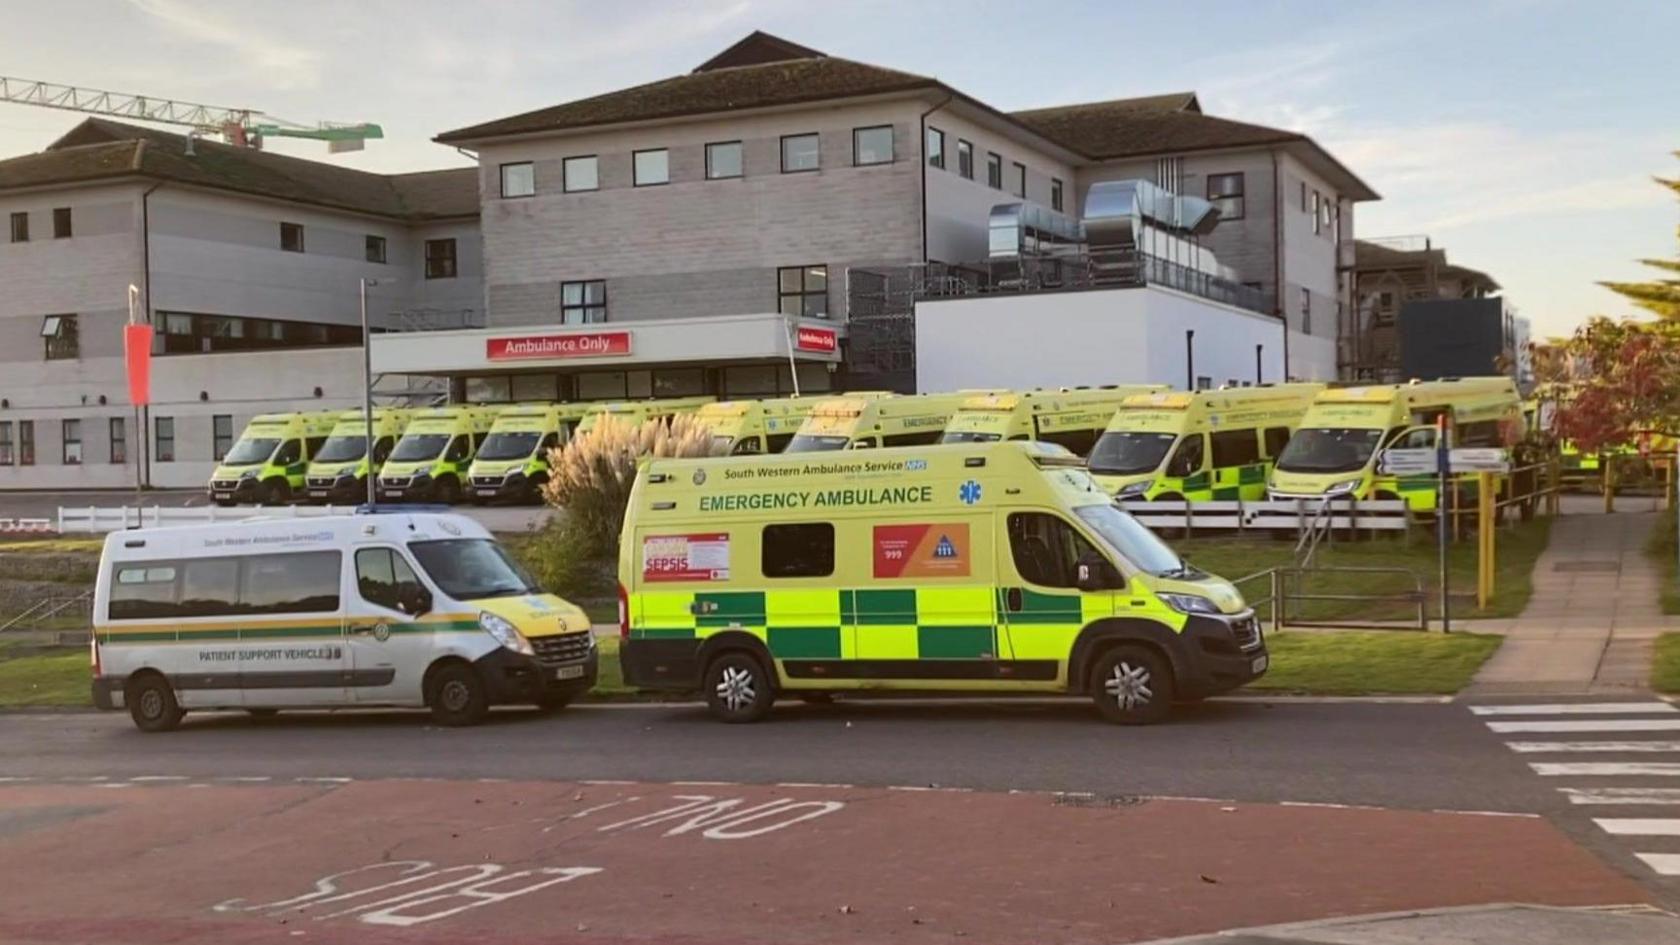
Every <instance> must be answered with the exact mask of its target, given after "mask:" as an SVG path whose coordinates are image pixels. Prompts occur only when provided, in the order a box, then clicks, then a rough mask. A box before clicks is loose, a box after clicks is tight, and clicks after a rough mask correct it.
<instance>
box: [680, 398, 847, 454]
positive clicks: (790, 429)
mask: <svg viewBox="0 0 1680 945" xmlns="http://www.w3.org/2000/svg"><path fill="white" fill-rule="evenodd" d="M816 404H817V400H816V399H814V398H810V397H777V398H772V399H769V400H721V401H718V402H717V403H715V404H707V405H705V406H704V407H701V408H700V410H699V411H698V412H696V413H695V415H694V418H695V419H696V420H698V421H700V423H702V424H704V425H705V426H706V428H707V429H708V430H711V431H712V454H713V455H715V456H732V455H733V456H743V455H749V454H753V455H756V454H761V453H780V452H781V451H782V450H784V449H786V448H787V445H788V443H789V442H790V441H791V440H792V439H793V437H794V435H795V434H796V433H798V432H799V427H800V425H801V424H803V423H804V422H805V418H806V417H808V416H810V415H811V408H812V407H814V406H816Z"/></svg>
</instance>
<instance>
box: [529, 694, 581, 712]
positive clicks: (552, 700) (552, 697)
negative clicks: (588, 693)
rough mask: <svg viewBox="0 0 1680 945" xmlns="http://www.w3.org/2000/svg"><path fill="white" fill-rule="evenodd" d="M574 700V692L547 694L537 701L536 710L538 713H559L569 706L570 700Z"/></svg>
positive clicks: (575, 696) (575, 695)
mask: <svg viewBox="0 0 1680 945" xmlns="http://www.w3.org/2000/svg"><path fill="white" fill-rule="evenodd" d="M576 698H577V693H575V692H564V693H548V694H545V695H543V696H542V698H540V699H538V700H537V710H538V711H539V712H559V711H560V710H561V709H564V708H565V707H566V706H569V705H571V704H572V700H574V699H576Z"/></svg>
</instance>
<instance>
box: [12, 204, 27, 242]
mask: <svg viewBox="0 0 1680 945" xmlns="http://www.w3.org/2000/svg"><path fill="white" fill-rule="evenodd" d="M12 242H14V243H27V242H29V214H27V213H24V212H22V211H19V212H18V213H14V214H12Z"/></svg>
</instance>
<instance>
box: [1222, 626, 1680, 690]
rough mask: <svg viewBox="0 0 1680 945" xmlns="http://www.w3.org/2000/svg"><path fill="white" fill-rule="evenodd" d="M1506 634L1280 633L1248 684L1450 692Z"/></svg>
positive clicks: (1270, 640) (1271, 640)
mask: <svg viewBox="0 0 1680 945" xmlns="http://www.w3.org/2000/svg"><path fill="white" fill-rule="evenodd" d="M1503 639H1504V638H1503V637H1498V636H1493V635H1490V634H1482V633H1451V634H1440V633H1414V632H1407V631H1402V630H1371V631H1354V630H1346V631H1334V632H1327V633H1303V632H1295V633H1289V632H1284V633H1277V634H1273V635H1272V636H1271V637H1269V638H1267V641H1266V644H1267V648H1268V649H1269V650H1270V651H1271V655H1272V665H1271V669H1269V670H1268V671H1267V673H1266V675H1265V676H1263V677H1261V678H1260V679H1259V680H1258V681H1257V682H1254V683H1252V684H1250V685H1249V687H1248V688H1250V689H1257V690H1266V691H1282V692H1299V693H1310V694H1313V695H1327V696H1332V695H1333V696H1359V695H1378V694H1384V695H1407V694H1412V695H1425V694H1439V695H1450V694H1451V693H1455V692H1457V691H1459V690H1460V689H1463V688H1464V687H1465V686H1466V685H1468V684H1469V682H1470V679H1471V677H1473V676H1475V675H1476V670H1478V669H1480V668H1481V666H1482V664H1483V663H1484V662H1486V661H1487V659H1488V657H1490V656H1492V655H1493V651H1494V650H1497V649H1499V644H1500V643H1501V642H1503ZM1676 652H1677V654H1680V649H1677V651H1676ZM1677 669H1680V665H1677ZM1677 679H1680V674H1677Z"/></svg>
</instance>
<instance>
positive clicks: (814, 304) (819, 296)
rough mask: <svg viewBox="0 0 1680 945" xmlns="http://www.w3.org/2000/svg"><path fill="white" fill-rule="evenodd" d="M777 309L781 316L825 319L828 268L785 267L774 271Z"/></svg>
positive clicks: (826, 315)
mask: <svg viewBox="0 0 1680 945" xmlns="http://www.w3.org/2000/svg"><path fill="white" fill-rule="evenodd" d="M776 295H777V299H776V301H777V309H778V310H779V311H780V312H781V313H782V314H783V315H798V316H801V317H805V318H827V317H828V267H827V266H784V267H782V268H781V269H778V270H776Z"/></svg>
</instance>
